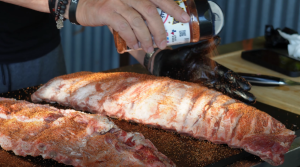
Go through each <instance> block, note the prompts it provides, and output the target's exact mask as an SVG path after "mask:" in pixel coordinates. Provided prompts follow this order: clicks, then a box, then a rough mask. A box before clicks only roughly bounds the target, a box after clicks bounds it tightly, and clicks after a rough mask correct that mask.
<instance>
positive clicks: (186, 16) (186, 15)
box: [181, 12, 191, 22]
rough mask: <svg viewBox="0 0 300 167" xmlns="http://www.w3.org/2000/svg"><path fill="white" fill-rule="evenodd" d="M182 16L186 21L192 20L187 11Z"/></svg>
mask: <svg viewBox="0 0 300 167" xmlns="http://www.w3.org/2000/svg"><path fill="white" fill-rule="evenodd" d="M181 17H182V19H183V20H184V21H186V22H189V21H190V19H191V18H190V16H189V15H188V14H187V13H185V12H183V13H182V14H181Z"/></svg>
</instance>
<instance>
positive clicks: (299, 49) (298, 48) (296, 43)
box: [278, 30, 300, 60]
mask: <svg viewBox="0 0 300 167" xmlns="http://www.w3.org/2000/svg"><path fill="white" fill-rule="evenodd" d="M278 32H279V34H280V35H281V36H282V37H283V38H284V39H286V40H288V41H289V42H290V44H289V45H288V52H289V56H290V57H292V58H296V59H298V60H299V59H300V35H299V34H292V35H291V34H287V33H284V32H282V31H280V30H278Z"/></svg>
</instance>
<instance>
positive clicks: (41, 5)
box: [0, 0, 50, 13]
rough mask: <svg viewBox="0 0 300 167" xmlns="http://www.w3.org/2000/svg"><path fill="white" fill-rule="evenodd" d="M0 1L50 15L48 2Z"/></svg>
mask: <svg viewBox="0 0 300 167" xmlns="http://www.w3.org/2000/svg"><path fill="white" fill-rule="evenodd" d="M0 1H2V2H6V3H11V4H14V5H18V6H22V7H25V8H29V9H32V10H36V11H39V12H44V13H50V11H49V5H48V0H0Z"/></svg>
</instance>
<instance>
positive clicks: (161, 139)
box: [0, 43, 300, 167]
mask: <svg viewBox="0 0 300 167" xmlns="http://www.w3.org/2000/svg"><path fill="white" fill-rule="evenodd" d="M231 45H233V46H234V47H237V48H234V50H230V48H231V49H232V47H228V45H227V48H226V46H221V48H222V47H223V48H224V49H221V50H223V51H224V50H226V51H227V52H229V53H224V52H222V51H220V56H219V57H216V58H215V59H216V61H218V62H219V63H221V64H223V65H224V66H227V67H229V68H231V69H232V70H234V71H237V72H249V73H251V72H252V73H257V72H260V71H255V70H258V67H255V68H251V67H252V66H253V65H254V64H252V63H250V62H244V63H246V64H247V63H250V64H249V66H250V67H249V68H248V67H244V65H241V63H242V62H241V61H243V60H241V59H240V57H239V56H240V53H241V51H236V49H238V48H241V46H242V44H241V43H237V44H231ZM228 49H229V50H228ZM245 70H246V71H245ZM117 71H118V72H125V71H126V72H137V73H146V74H147V73H148V72H147V71H146V70H145V68H144V67H142V66H141V65H133V66H126V67H122V68H118V69H113V70H109V71H108V72H117ZM261 71H263V72H264V73H262V72H260V73H261V74H268V75H272V74H273V73H271V71H268V70H266V69H261ZM274 76H280V77H284V76H281V75H280V74H279V75H275V74H274ZM292 79H294V78H292ZM36 89H37V87H32V88H28V89H22V90H20V91H15V92H11V93H6V94H2V95H0V96H2V97H12V98H16V99H24V100H30V98H29V97H30V94H31V93H33V92H34V91H35V90H36ZM294 89H295V90H296V91H298V93H299V89H300V88H299V87H293V88H290V87H278V88H274V87H273V88H266V87H253V89H252V93H254V94H255V95H256V96H257V98H258V101H259V103H257V104H256V105H255V107H257V108H259V109H261V110H263V111H266V112H267V113H269V114H270V115H272V116H273V117H275V118H276V119H278V120H280V121H281V122H282V123H284V124H285V125H286V126H287V128H289V129H293V130H297V129H299V128H298V127H299V124H300V121H298V120H299V118H298V115H296V114H293V113H289V112H286V111H283V110H281V109H285V110H288V111H291V112H294V113H298V114H299V115H300V110H297V106H299V105H296V103H297V99H299V98H297V97H299V96H297V94H296V93H297V92H294ZM263 92H264V93H263ZM280 92H284V93H280ZM274 94H275V95H274ZM292 95H293V97H294V98H292V97H291V96H292ZM277 96H278V97H277ZM287 98H290V100H287V102H285V100H286V99H287ZM267 99H269V100H267ZM276 99H279V100H278V101H282V102H276ZM280 99H281V100H280ZM260 102H263V103H266V104H269V105H271V106H276V107H278V108H281V109H278V108H276V107H271V106H268V105H264V104H262V103H260ZM291 102H292V103H291ZM276 103H278V104H276ZM279 104H281V105H279ZM298 104H299V101H298ZM55 106H56V107H59V108H64V107H61V106H58V105H55ZM113 121H114V122H115V123H116V124H117V125H118V126H119V127H120V128H122V129H123V130H126V131H135V132H141V133H142V134H143V135H144V136H145V137H146V138H148V139H150V140H151V141H152V142H153V144H154V145H155V146H156V147H157V148H158V150H159V151H160V152H162V153H163V154H165V155H166V156H168V157H169V158H170V159H172V160H173V161H174V162H175V163H176V164H177V166H179V167H180V166H183V167H188V166H207V165H211V164H212V163H216V162H217V161H219V160H221V163H220V164H221V165H220V164H219V165H218V164H217V165H213V166H222V164H226V163H227V162H228V160H229V159H230V158H232V157H236V158H234V159H233V160H232V159H231V161H233V162H235V160H237V161H239V160H242V159H243V156H240V157H237V156H238V155H242V154H243V152H242V151H241V150H240V149H232V148H229V147H228V146H226V145H216V144H212V143H211V142H207V141H199V140H196V139H193V138H190V137H184V136H181V135H178V134H177V133H172V132H166V131H164V130H159V129H154V128H148V127H146V126H144V125H140V124H135V123H129V122H127V121H122V120H117V119H113ZM258 161H259V158H257V157H255V156H252V157H247V158H246V161H243V164H241V162H237V163H235V164H236V166H246V164H247V165H248V166H251V164H253V163H257V162H258ZM219 162H220V161H219ZM0 166H11V167H19V166H28V167H29V166H30V167H32V166H41V167H42V166H47V167H48V166H55V167H56V166H65V165H63V164H59V163H57V162H55V161H52V160H44V159H42V158H41V157H38V158H34V157H30V156H27V157H19V156H15V155H14V154H13V153H11V152H6V151H4V150H0Z"/></svg>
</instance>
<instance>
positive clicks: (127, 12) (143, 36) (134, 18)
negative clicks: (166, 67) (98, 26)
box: [116, 2, 161, 53]
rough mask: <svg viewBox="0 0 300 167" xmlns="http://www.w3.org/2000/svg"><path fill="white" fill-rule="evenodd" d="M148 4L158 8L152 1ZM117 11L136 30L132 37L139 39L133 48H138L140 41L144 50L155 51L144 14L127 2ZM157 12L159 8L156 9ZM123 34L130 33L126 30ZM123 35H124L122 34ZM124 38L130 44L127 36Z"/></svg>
mask: <svg viewBox="0 0 300 167" xmlns="http://www.w3.org/2000/svg"><path fill="white" fill-rule="evenodd" d="M148 5H150V6H151V5H152V6H151V7H153V8H152V9H154V10H156V8H155V6H154V5H153V4H151V3H150V2H149V3H148ZM116 13H118V14H120V15H121V16H122V17H124V19H126V21H127V22H128V24H129V26H130V28H131V29H132V30H133V32H134V35H133V36H132V37H136V39H137V40H135V42H136V43H135V44H133V45H132V46H134V47H133V49H138V43H137V41H139V42H140V43H141V47H142V48H143V50H144V51H146V52H148V53H151V52H153V44H152V37H151V34H150V32H149V29H148V27H147V25H146V23H145V21H144V19H143V18H142V16H141V15H140V14H139V13H138V12H137V11H136V10H134V9H133V8H132V7H130V6H128V5H126V4H125V5H124V6H122V7H119V8H117V9H116ZM156 13H157V10H156ZM157 15H158V14H157ZM158 17H159V16H158ZM159 21H161V19H160V17H159ZM119 34H120V33H119ZM120 35H121V34H120ZM123 35H124V36H129V35H130V34H126V32H124V34H123ZM131 35H132V34H131ZM121 37H123V36H121ZM124 40H125V41H126V44H128V46H129V43H128V42H127V40H126V39H125V38H124ZM129 42H131V41H129Z"/></svg>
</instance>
